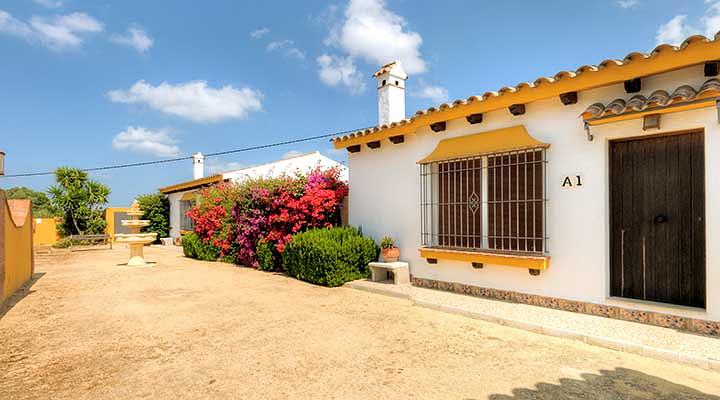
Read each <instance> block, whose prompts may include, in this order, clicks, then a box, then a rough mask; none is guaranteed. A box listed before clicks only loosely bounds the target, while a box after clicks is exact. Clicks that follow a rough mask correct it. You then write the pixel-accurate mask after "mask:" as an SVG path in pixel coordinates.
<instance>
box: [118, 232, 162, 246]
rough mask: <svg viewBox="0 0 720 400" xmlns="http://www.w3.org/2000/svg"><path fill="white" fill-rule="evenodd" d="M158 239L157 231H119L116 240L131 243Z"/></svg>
mask: <svg viewBox="0 0 720 400" xmlns="http://www.w3.org/2000/svg"><path fill="white" fill-rule="evenodd" d="M156 239H157V233H154V232H152V233H118V234H116V235H115V241H116V242H118V243H129V244H149V243H152V242H154V241H155V240H156Z"/></svg>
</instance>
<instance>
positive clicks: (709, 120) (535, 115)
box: [349, 66, 720, 320]
mask: <svg viewBox="0 0 720 400" xmlns="http://www.w3.org/2000/svg"><path fill="white" fill-rule="evenodd" d="M707 79H708V78H706V77H704V76H703V68H702V66H697V67H692V68H687V69H684V70H680V71H674V72H671V73H667V74H663V75H659V76H654V77H648V78H644V79H643V80H642V83H643V88H642V91H641V94H644V95H646V96H647V95H649V94H650V93H651V92H652V91H654V90H657V89H664V90H668V91H672V90H674V89H675V88H676V87H678V86H679V85H682V84H691V85H692V86H693V87H695V88H698V87H699V86H700V85H701V84H702V83H703V82H704V81H705V80H707ZM631 96H632V95H629V94H627V93H625V91H624V88H623V85H622V84H618V85H613V86H610V87H605V88H599V89H594V90H591V91H585V92H580V93H579V99H578V103H577V104H574V105H570V106H563V105H562V104H561V103H560V100H559V99H558V98H553V99H548V100H543V101H538V102H534V103H530V104H528V105H527V112H526V114H524V115H522V116H517V117H513V116H512V115H510V113H509V112H508V111H507V110H499V111H494V112H490V113H486V114H485V116H484V121H483V122H482V123H480V124H476V125H470V124H468V123H467V122H466V121H465V120H464V119H458V120H452V121H449V122H448V125H447V130H446V131H445V132H441V133H434V132H432V131H431V130H430V129H429V128H428V127H425V128H422V129H421V130H419V131H418V132H417V133H416V134H408V135H405V143H403V144H398V145H393V144H391V143H390V142H389V141H388V140H383V141H382V146H381V148H380V149H377V150H371V149H368V148H367V147H366V146H363V148H362V151H361V152H359V153H353V154H350V155H349V167H350V223H351V225H354V226H362V229H363V232H364V233H365V234H368V235H370V236H372V237H374V238H375V239H378V238H380V237H381V236H383V235H385V234H389V235H392V236H393V237H395V238H397V242H398V245H399V247H400V249H401V254H402V255H401V259H404V260H406V261H409V262H410V265H411V273H412V274H413V275H414V276H417V277H421V278H428V279H435V280H440V281H448V282H462V283H465V284H470V285H476V286H481V287H490V288H497V289H504V290H513V291H519V292H525V293H531V294H538V295H545V296H553V297H561V298H566V299H573V300H581V301H590V302H595V303H609V302H614V301H616V300H614V299H609V269H610V264H609V263H610V261H609V202H608V193H609V183H608V162H609V157H608V154H609V146H608V143H609V140H612V139H617V138H623V137H632V136H643V135H648V134H655V133H663V132H673V131H679V130H686V129H691V128H704V130H705V152H706V158H705V160H706V161H705V162H706V167H707V169H706V175H705V179H706V221H707V224H706V247H707V277H706V285H707V308H706V310H707V312H704V311H693V310H688V312H690V313H694V314H693V315H694V316H696V317H704V318H710V319H715V320H720V245H718V243H719V242H718V240H720V210H718V209H717V207H713V205H717V204H720V180H719V179H720V176H719V175H720V126H719V125H718V116H717V111H716V110H715V109H714V108H708V109H703V110H695V111H687V112H680V113H675V114H667V115H663V117H662V129H661V130H653V131H647V132H644V131H643V130H642V119H636V120H630V121H624V122H618V123H611V124H608V125H604V126H598V127H593V128H591V129H592V132H593V134H594V135H595V140H594V141H592V142H590V141H588V140H587V138H586V134H585V131H584V129H583V122H582V120H581V119H580V118H579V117H578V116H579V115H580V113H582V112H583V111H584V110H585V109H586V108H587V106H589V105H590V104H592V103H595V102H598V101H600V102H603V103H605V104H607V103H608V102H609V101H611V100H613V99H615V98H618V97H620V98H624V99H628V98H629V97H631ZM521 124H522V125H524V126H525V127H526V128H527V130H528V132H529V133H530V134H531V135H532V136H534V137H535V138H537V139H539V140H541V141H543V142H546V143H550V144H551V147H550V148H549V149H548V151H547V157H548V161H549V163H548V165H547V182H548V187H547V197H548V199H549V201H548V204H547V229H548V232H547V233H548V236H549V237H550V241H549V248H550V255H551V257H552V259H551V263H550V268H549V269H548V270H546V271H543V272H542V274H541V275H539V276H530V275H529V274H528V271H527V270H526V269H520V268H512V267H505V266H493V265H487V266H485V268H484V269H481V270H477V269H473V268H472V266H471V265H470V263H462V262H453V261H444V260H438V264H428V263H427V262H426V261H425V260H424V259H422V258H420V257H419V253H418V248H419V246H420V209H419V196H420V178H419V167H418V165H417V164H416V161H417V160H420V159H421V158H423V157H425V156H426V155H427V154H429V153H430V152H431V151H432V150H433V149H434V148H435V146H436V144H437V143H438V142H439V141H440V140H441V139H445V138H449V137H455V136H461V135H467V134H474V133H480V132H484V131H489V130H494V129H499V128H504V127H509V126H515V125H521ZM576 174H581V175H582V176H583V180H584V182H583V187H582V188H579V189H574V190H566V189H561V183H562V178H563V177H564V176H566V175H576Z"/></svg>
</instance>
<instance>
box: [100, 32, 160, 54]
mask: <svg viewBox="0 0 720 400" xmlns="http://www.w3.org/2000/svg"><path fill="white" fill-rule="evenodd" d="M110 40H111V41H112V42H115V43H117V44H120V45H123V46H128V47H132V48H133V49H135V50H137V51H138V53H144V52H146V51H148V50H149V49H150V47H152V45H153V39H152V38H150V37H149V36H148V35H147V33H145V30H143V29H142V28H139V27H131V28H128V30H127V33H126V34H124V35H119V34H114V35H112V36H110Z"/></svg>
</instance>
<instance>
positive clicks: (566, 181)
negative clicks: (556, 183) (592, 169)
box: [561, 174, 584, 189]
mask: <svg viewBox="0 0 720 400" xmlns="http://www.w3.org/2000/svg"><path fill="white" fill-rule="evenodd" d="M583 183H584V181H583V177H582V175H580V174H575V175H566V176H565V177H564V178H563V180H562V185H561V187H562V188H563V189H577V188H580V187H582V185H583Z"/></svg>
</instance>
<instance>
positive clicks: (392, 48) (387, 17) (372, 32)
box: [326, 0, 427, 74]
mask: <svg viewBox="0 0 720 400" xmlns="http://www.w3.org/2000/svg"><path fill="white" fill-rule="evenodd" d="M326 43H327V44H330V45H335V46H338V47H340V48H342V49H343V50H344V51H345V52H347V54H348V55H350V56H351V57H353V58H362V59H364V60H366V61H368V62H370V63H374V64H375V65H377V66H380V65H383V64H385V63H387V62H389V61H394V60H400V61H402V63H403V67H404V68H405V71H407V73H408V74H419V73H423V72H425V70H426V68H427V67H426V64H425V61H424V60H423V59H422V57H421V54H420V46H421V45H422V37H421V36H420V34H419V33H417V32H414V31H410V30H408V28H407V22H406V21H405V19H404V18H403V17H401V16H400V15H397V14H395V13H393V12H392V11H390V10H388V9H387V8H386V4H385V1H384V0H350V2H349V4H348V6H347V8H346V9H345V18H344V21H342V22H341V24H339V25H336V26H335V27H333V28H332V29H331V32H330V36H329V37H328V38H327V40H326Z"/></svg>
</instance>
